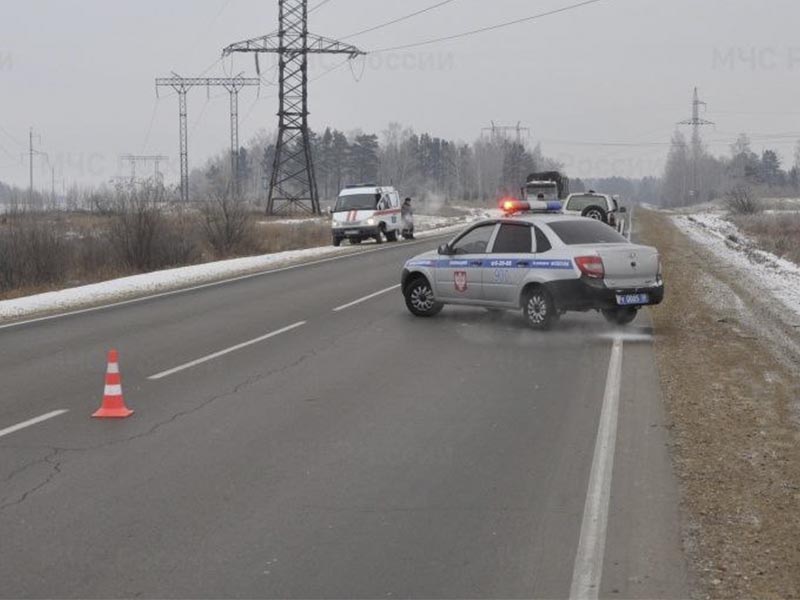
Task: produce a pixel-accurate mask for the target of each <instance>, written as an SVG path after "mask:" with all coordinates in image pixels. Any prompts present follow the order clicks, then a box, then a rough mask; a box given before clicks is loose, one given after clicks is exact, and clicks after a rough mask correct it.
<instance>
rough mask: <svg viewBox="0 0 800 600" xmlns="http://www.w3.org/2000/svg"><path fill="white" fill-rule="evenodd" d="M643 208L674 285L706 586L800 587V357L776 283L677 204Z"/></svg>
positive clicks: (669, 315)
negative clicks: (722, 249) (740, 263)
mask: <svg viewBox="0 0 800 600" xmlns="http://www.w3.org/2000/svg"><path fill="white" fill-rule="evenodd" d="M637 216H638V225H639V228H640V234H641V237H642V239H643V241H644V242H645V243H649V244H652V245H655V246H657V247H658V248H659V250H660V251H661V254H662V257H663V260H664V264H665V279H666V282H667V285H668V289H669V291H668V295H667V299H666V301H665V303H664V304H663V305H662V306H659V307H656V308H655V309H654V310H653V311H652V314H653V319H654V325H655V330H656V333H657V336H656V355H657V361H658V367H659V371H660V379H661V384H662V389H663V391H664V395H665V400H666V409H667V419H668V423H669V428H670V433H671V448H672V454H673V461H674V465H675V470H676V474H677V476H678V480H679V484H680V488H681V507H682V513H683V518H682V520H683V523H682V530H683V545H684V549H685V551H686V553H687V556H688V558H689V561H690V566H691V569H692V572H693V581H694V583H695V590H694V594H695V595H696V596H698V597H706V596H711V597H798V596H800V544H799V543H798V540H800V520H798V519H797V514H798V513H799V512H800V444H798V441H799V440H800V434H799V432H798V426H797V421H796V418H795V416H796V412H795V408H796V407H795V403H796V402H797V398H798V397H800V377H798V369H797V365H798V362H797V357H796V356H794V355H793V353H791V352H790V351H789V349H788V348H787V346H786V344H785V343H782V342H781V341H780V340H779V339H778V336H777V333H776V332H775V331H774V326H773V325H772V324H771V323H770V321H771V319H769V313H768V312H766V309H767V306H765V304H769V301H768V300H765V299H766V298H769V294H768V293H764V294H760V293H759V290H757V289H753V288H752V286H750V285H748V282H745V281H742V280H741V279H740V278H738V277H737V272H736V270H735V269H732V268H730V265H727V264H725V263H724V262H723V261H722V260H721V259H720V258H719V257H716V256H714V255H713V254H712V253H711V252H709V251H708V250H707V249H705V248H703V247H701V246H700V245H698V244H696V243H694V242H692V241H691V240H690V239H689V238H688V237H687V236H685V235H684V234H683V233H682V232H681V231H680V230H679V229H678V228H677V227H676V226H675V225H674V223H673V222H672V220H671V219H670V217H669V215H667V214H663V213H658V212H654V211H646V210H640V211H638V212H637Z"/></svg>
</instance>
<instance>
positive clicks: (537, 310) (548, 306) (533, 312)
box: [522, 288, 558, 330]
mask: <svg viewBox="0 0 800 600" xmlns="http://www.w3.org/2000/svg"><path fill="white" fill-rule="evenodd" d="M522 312H523V313H524V314H525V321H526V322H527V323H528V325H529V326H531V327H533V328H534V329H539V330H545V329H549V328H550V327H552V325H553V323H554V322H555V321H556V320H557V319H558V312H557V311H556V307H555V304H554V303H553V299H552V298H551V297H550V294H549V293H548V292H547V290H546V289H544V288H535V289H533V290H531V291H529V292H528V293H527V294H526V295H525V300H524V302H523V305H522Z"/></svg>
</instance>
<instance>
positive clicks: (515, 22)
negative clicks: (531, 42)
mask: <svg viewBox="0 0 800 600" xmlns="http://www.w3.org/2000/svg"><path fill="white" fill-rule="evenodd" d="M603 1H604V0H585V2H579V3H577V4H570V5H569V6H563V7H561V8H556V9H554V10H549V11H547V12H543V13H539V14H536V15H531V16H530V17H523V18H522V19H515V20H513V21H506V22H505V23H498V24H497V25H489V26H488V27H481V28H479V29H473V30H471V31H464V32H462V33H456V34H453V35H447V36H444V37H439V38H433V39H430V40H425V41H424V42H415V43H412V44H403V45H400V46H391V47H389V48H380V49H378V50H372V51H371V52H370V54H380V53H383V52H393V51H395V50H406V49H408V48H417V47H419V46H427V45H430V44H437V43H439V42H447V41H450V40H456V39H460V38H465V37H468V36H471V35H477V34H479V33H486V32H489V31H496V30H498V29H503V28H505V27H511V26H512V25H519V24H520V23H527V22H529V21H535V20H537V19H543V18H544V17H550V16H552V15H557V14H559V13H563V12H567V11H571V10H575V9H578V8H582V7H584V6H588V5H590V4H597V3H598V2H603Z"/></svg>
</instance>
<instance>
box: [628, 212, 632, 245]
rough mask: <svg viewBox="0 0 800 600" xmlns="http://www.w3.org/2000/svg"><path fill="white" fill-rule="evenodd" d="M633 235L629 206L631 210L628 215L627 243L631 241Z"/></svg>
mask: <svg viewBox="0 0 800 600" xmlns="http://www.w3.org/2000/svg"><path fill="white" fill-rule="evenodd" d="M632 234H633V207H632V206H631V210H630V212H629V213H628V241H629V242H630V241H631V235H632Z"/></svg>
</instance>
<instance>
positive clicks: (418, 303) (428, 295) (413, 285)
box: [403, 277, 444, 317]
mask: <svg viewBox="0 0 800 600" xmlns="http://www.w3.org/2000/svg"><path fill="white" fill-rule="evenodd" d="M403 295H404V296H405V299H406V307H408V310H409V311H410V312H411V314H413V315H416V316H417V317H432V316H434V315H436V314H439V313H440V312H441V310H442V308H443V307H444V305H442V304H441V303H440V302H436V300H434V297H433V290H432V289H431V284H430V283H429V282H428V280H427V279H425V278H424V277H416V278H414V279H413V280H411V281H410V282H409V283H408V285H406V288H405V290H404V291H403Z"/></svg>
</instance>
